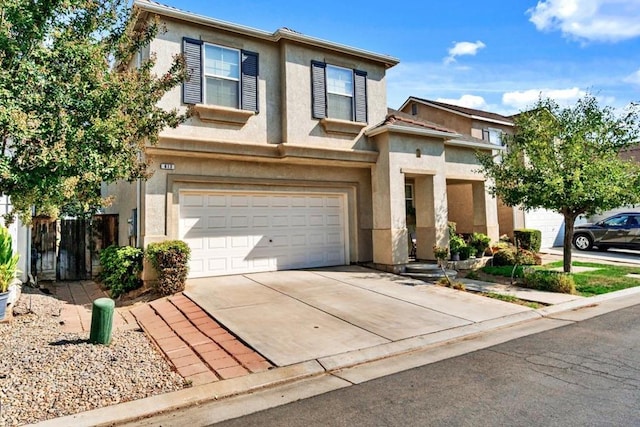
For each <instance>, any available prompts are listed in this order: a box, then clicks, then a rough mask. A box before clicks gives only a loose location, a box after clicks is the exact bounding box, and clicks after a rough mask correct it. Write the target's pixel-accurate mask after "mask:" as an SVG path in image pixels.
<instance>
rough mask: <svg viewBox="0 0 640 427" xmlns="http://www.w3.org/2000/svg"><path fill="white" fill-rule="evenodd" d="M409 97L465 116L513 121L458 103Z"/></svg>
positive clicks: (500, 115) (509, 118)
mask: <svg viewBox="0 0 640 427" xmlns="http://www.w3.org/2000/svg"><path fill="white" fill-rule="evenodd" d="M409 99H413V100H416V101H418V102H422V103H425V104H432V105H435V106H437V107H441V108H446V109H448V110H452V111H454V112H457V113H460V114H464V115H467V116H478V117H483V118H486V119H490V120H497V121H501V122H507V123H513V119H512V118H511V117H507V116H503V115H502V114H497V113H490V112H488V111H482V110H477V109H475V108H467V107H461V106H459V105H453V104H447V103H445V102H440V101H432V100H430V99H423V98H418V97H415V96H412V97H410V98H409Z"/></svg>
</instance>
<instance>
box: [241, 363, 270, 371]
mask: <svg viewBox="0 0 640 427" xmlns="http://www.w3.org/2000/svg"><path fill="white" fill-rule="evenodd" d="M243 365H244V364H243ZM244 367H245V368H247V369H248V370H249V371H250V372H264V371H268V370H269V369H270V368H273V365H272V364H271V363H269V362H267V361H266V360H265V361H263V362H251V363H247V364H246V365H244Z"/></svg>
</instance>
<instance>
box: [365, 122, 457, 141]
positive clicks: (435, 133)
mask: <svg viewBox="0 0 640 427" xmlns="http://www.w3.org/2000/svg"><path fill="white" fill-rule="evenodd" d="M385 132H394V133H403V134H408V135H420V136H430V137H436V138H442V139H449V138H459V137H461V136H462V135H460V134H456V133H451V132H443V131H439V130H435V129H428V128H410V127H405V126H397V125H389V124H386V125H382V126H378V127H375V128H372V129H368V130H366V131H365V132H364V134H365V135H366V136H368V137H373V136H376V135H380V134H382V133H385Z"/></svg>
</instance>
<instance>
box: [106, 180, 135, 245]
mask: <svg viewBox="0 0 640 427" xmlns="http://www.w3.org/2000/svg"><path fill="white" fill-rule="evenodd" d="M137 185H138V184H137V183H136V182H133V183H129V182H126V181H120V182H117V183H114V184H110V185H103V186H102V196H103V197H107V196H110V197H111V198H112V202H111V204H110V205H109V206H107V207H106V208H105V209H104V213H107V214H119V215H120V216H119V218H118V245H120V246H126V245H129V242H130V241H129V223H128V222H127V220H128V219H130V218H131V215H132V211H133V209H136V206H137V192H138V190H137ZM142 185H144V184H142ZM140 243H141V241H140V240H138V246H140Z"/></svg>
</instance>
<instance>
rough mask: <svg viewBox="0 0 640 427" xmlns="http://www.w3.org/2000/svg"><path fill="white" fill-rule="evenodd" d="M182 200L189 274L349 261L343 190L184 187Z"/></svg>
mask: <svg viewBox="0 0 640 427" xmlns="http://www.w3.org/2000/svg"><path fill="white" fill-rule="evenodd" d="M180 200H181V205H180V223H179V227H180V236H181V238H182V239H184V240H185V241H186V242H187V244H188V245H189V246H190V247H191V248H192V262H191V270H190V277H206V276H215V275H223V274H239V273H248V272H258V271H273V270H278V269H291V268H305V267H318V266H327V265H340V264H345V263H346V259H347V256H346V255H347V251H346V241H345V239H346V230H345V227H346V225H345V220H344V211H343V210H344V196H341V195H305V194H278V195H273V194H269V193H247V194H226V193H220V194H218V193H214V192H211V193H207V192H202V194H200V193H198V194H191V193H190V192H185V193H181V196H180ZM187 200H188V203H189V205H187V204H186V201H187ZM183 201H185V203H183ZM214 209H215V214H213V212H212V210H214Z"/></svg>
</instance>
